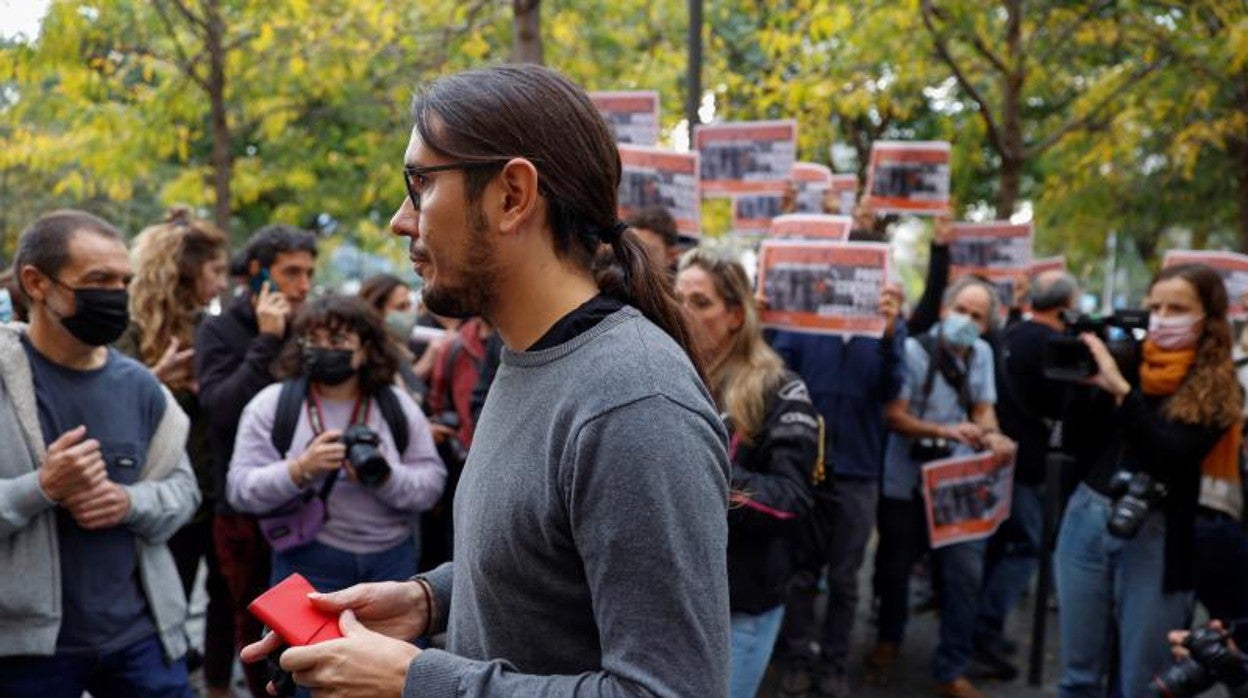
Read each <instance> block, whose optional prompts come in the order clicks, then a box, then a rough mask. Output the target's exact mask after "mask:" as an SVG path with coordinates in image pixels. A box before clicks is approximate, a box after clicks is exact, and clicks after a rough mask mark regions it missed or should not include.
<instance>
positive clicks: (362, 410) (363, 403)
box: [305, 384, 370, 518]
mask: <svg viewBox="0 0 1248 698" xmlns="http://www.w3.org/2000/svg"><path fill="white" fill-rule="evenodd" d="M305 404H306V405H307V408H308V425H309V426H311V427H312V435H313V436H312V438H316V437H317V436H320V435H321V434H322V433H323V432H324V431H325V413H324V411H323V410H322V409H321V396H320V395H318V394H317V391H316V386H315V385H311V384H309V385H308V399H307V400H306V401H305ZM369 405H370V401H369V399H368V398H367V397H366V396H364V395H360V396H359V397H357V398H356V399H355V406H354V407H352V408H351V419H350V420H349V421H348V422H347V424H348V425H352V424H361V425H362V424H367V423H368V414H369ZM341 472H342V468H338V469H336V470H334V471H333V472H332V473H330V474H329V477H327V478H325V482H324V483H322V484H321V489H320V491H319V492H317V493H316V496H317V497H320V498H321V501H322V502H324V501H326V500H327V499H329V493H330V492H331V491H332V490H333V489H334V485H335V484H337V482H338V474H339V473H341ZM325 517H326V518H329V510H328V509H326V511H325Z"/></svg>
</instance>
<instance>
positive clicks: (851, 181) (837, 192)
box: [831, 174, 858, 216]
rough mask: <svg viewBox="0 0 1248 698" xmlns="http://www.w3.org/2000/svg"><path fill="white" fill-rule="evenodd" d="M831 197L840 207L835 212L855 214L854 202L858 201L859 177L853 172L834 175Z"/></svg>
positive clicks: (845, 214)
mask: <svg viewBox="0 0 1248 698" xmlns="http://www.w3.org/2000/svg"><path fill="white" fill-rule="evenodd" d="M831 197H832V198H833V199H835V200H836V202H837V206H838V207H839V208H838V210H836V211H835V213H839V214H841V215H842V216H852V215H854V204H855V203H857V201H858V177H857V175H852V174H834V175H832V192H831Z"/></svg>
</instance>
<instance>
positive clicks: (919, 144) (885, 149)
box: [863, 141, 951, 215]
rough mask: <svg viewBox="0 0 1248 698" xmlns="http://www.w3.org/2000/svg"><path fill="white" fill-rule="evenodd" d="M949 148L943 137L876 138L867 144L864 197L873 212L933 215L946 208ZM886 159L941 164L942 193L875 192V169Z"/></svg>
mask: <svg viewBox="0 0 1248 698" xmlns="http://www.w3.org/2000/svg"><path fill="white" fill-rule="evenodd" d="M950 159H951V148H950V146H949V143H948V142H946V141H876V142H875V143H873V144H872V145H871V160H870V166H869V167H868V168H867V185H866V187H865V188H864V189H863V191H864V192H865V198H866V199H867V201H868V203H869V204H870V206H871V208H872V209H873V210H874V211H875V212H877V213H911V214H929V215H934V214H937V213H942V212H944V211H947V210H949V166H950ZM889 163H923V164H929V165H937V166H939V165H944V167H945V171H944V175H943V177H940V178H939V183H940V184H942V185H943V188H944V195H943V197H942V196H938V197H936V198H927V197H913V196H910V197H899V196H875V195H873V194H872V192H873V191H875V180H876V176H877V175H876V169H877V168H879V167H881V166H883V165H887V164H889Z"/></svg>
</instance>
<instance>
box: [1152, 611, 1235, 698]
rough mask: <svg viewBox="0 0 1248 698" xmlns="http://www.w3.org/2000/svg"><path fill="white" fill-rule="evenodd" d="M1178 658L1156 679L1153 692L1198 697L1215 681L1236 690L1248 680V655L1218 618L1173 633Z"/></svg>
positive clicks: (1172, 637) (1172, 640)
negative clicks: (1240, 649)
mask: <svg viewBox="0 0 1248 698" xmlns="http://www.w3.org/2000/svg"><path fill="white" fill-rule="evenodd" d="M1169 640H1170V644H1171V645H1172V651H1173V652H1174V655H1175V657H1176V659H1178V661H1177V662H1176V663H1175V664H1174V666H1172V667H1170V668H1169V669H1167V670H1166V673H1164V674H1162V675H1161V676H1158V677H1156V678H1154V679H1153V689H1154V694H1155V695H1158V696H1174V697H1175V698H1183V697H1185V696H1195V695H1198V694H1200V693H1203V692H1204V691H1206V690H1208V689H1209V688H1211V687H1212V686H1213V685H1214V684H1216V683H1221V684H1225V685H1226V686H1227V687H1229V688H1231V689H1237V688H1239V687H1242V686H1243V685H1244V684H1246V683H1248V656H1245V655H1244V653H1243V652H1240V651H1239V648H1238V647H1236V646H1235V643H1234V642H1233V641H1232V640H1231V639H1230V634H1229V633H1228V632H1227V631H1226V629H1225V628H1223V626H1222V623H1220V622H1219V621H1216V620H1215V621H1212V622H1211V623H1209V625H1208V626H1206V627H1204V628H1197V629H1196V630H1193V631H1191V632H1188V631H1175V632H1172V633H1170V636H1169Z"/></svg>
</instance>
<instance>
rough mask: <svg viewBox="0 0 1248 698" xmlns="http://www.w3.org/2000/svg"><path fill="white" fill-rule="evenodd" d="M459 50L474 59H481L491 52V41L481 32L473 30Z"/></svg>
mask: <svg viewBox="0 0 1248 698" xmlns="http://www.w3.org/2000/svg"><path fill="white" fill-rule="evenodd" d="M459 51H460V53H462V54H463V55H464V56H465V57H467V58H469V59H471V60H473V61H480V60H482V59H484V58H485V57H486V56H487V55H488V54H489V53H490V43H489V42H488V41H486V40H485V37H483V36H481V34H480V33H479V32H473V33H472V34H471V35H469V36H468V38H466V39H465V40H464V41H463V43H461V44H460V45H459Z"/></svg>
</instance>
